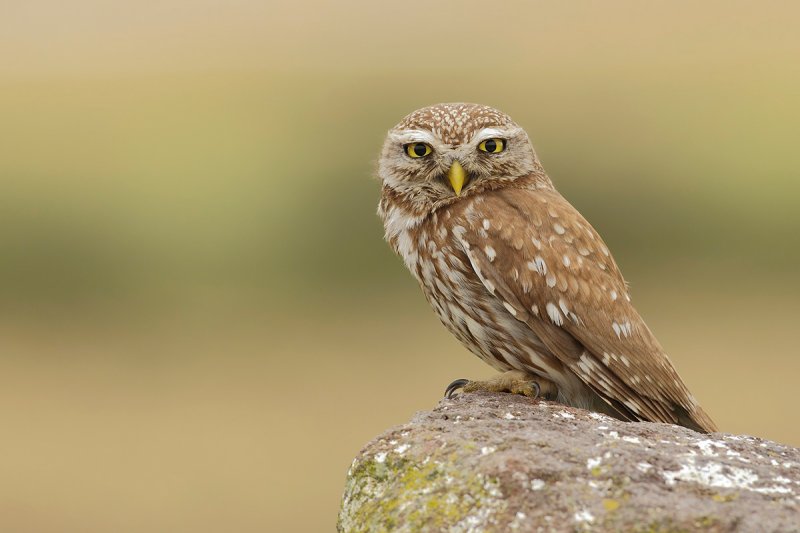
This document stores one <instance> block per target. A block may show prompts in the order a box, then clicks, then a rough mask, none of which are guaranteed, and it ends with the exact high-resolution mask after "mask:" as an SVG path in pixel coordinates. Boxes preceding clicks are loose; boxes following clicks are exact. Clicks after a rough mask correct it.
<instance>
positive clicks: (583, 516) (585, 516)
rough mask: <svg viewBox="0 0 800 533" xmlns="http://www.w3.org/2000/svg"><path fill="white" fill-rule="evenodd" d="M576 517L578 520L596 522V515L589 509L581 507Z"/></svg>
mask: <svg viewBox="0 0 800 533" xmlns="http://www.w3.org/2000/svg"><path fill="white" fill-rule="evenodd" d="M574 518H575V521H576V522H594V515H593V514H592V513H591V512H589V510H588V509H581V510H580V511H578V512H577V513H575V516H574Z"/></svg>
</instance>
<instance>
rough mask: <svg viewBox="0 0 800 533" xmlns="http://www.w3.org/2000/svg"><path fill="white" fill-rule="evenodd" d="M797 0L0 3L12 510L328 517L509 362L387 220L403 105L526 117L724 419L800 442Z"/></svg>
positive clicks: (303, 521) (2, 329) (243, 518)
mask: <svg viewBox="0 0 800 533" xmlns="http://www.w3.org/2000/svg"><path fill="white" fill-rule="evenodd" d="M798 16H800V4H797V3H793V2H788V1H787V2H769V1H767V2H759V3H755V2H737V1H725V2H704V3H702V4H698V3H695V2H675V1H669V2H667V1H660V2H647V3H641V2H636V1H625V2H622V1H613V2H603V3H596V2H568V3H567V2H548V3H545V2H518V3H516V2H504V3H494V4H492V3H487V2H447V1H444V2H430V3H413V4H410V3H384V2H373V1H366V0H360V1H356V0H350V1H341V2H330V3H328V2H318V3H310V2H274V1H269V0H268V1H267V2H264V1H248V0H233V1H227V2H221V1H212V0H199V1H198V0H192V1H189V0H161V1H158V2H141V1H138V2H134V1H132V0H127V1H105V0H75V1H73V2H58V1H55V0H41V1H39V0H32V1H28V2H5V3H4V4H3V7H2V15H0V339H2V341H1V343H0V346H1V347H2V348H0V420H1V421H2V425H3V431H2V434H3V436H2V439H0V528H2V529H3V530H5V531H11V530H13V531H17V532H24V531H37V532H42V531H59V532H69V531H81V532H89V531H118V532H125V531H192V532H203V531H208V532H211V531H265V530H266V531H332V530H333V529H334V524H335V517H336V511H337V507H338V504H339V497H340V495H341V491H342V488H343V483H344V478H345V473H346V471H347V468H348V466H349V464H350V461H351V459H352V457H353V456H354V455H355V454H356V453H357V452H358V450H359V448H360V447H361V446H362V445H363V444H364V443H366V442H367V441H368V440H369V439H371V438H372V437H373V436H375V435H377V434H379V433H380V432H382V431H383V430H385V429H386V428H388V427H390V426H392V425H394V424H399V423H402V422H404V421H406V420H408V419H409V418H410V416H411V415H412V414H413V413H414V411H416V410H421V409H428V408H431V407H432V406H434V405H435V403H436V402H437V401H438V399H439V398H440V396H441V394H442V391H443V389H444V387H445V385H446V384H447V383H449V382H450V381H451V380H452V379H454V378H458V377H470V378H482V377H488V376H489V375H491V374H492V371H491V369H489V368H488V367H486V366H485V365H483V364H482V363H481V362H480V361H479V360H478V359H477V358H476V357H474V356H473V355H471V354H469V353H468V352H467V351H466V350H465V349H463V348H462V347H461V346H460V345H459V344H458V343H457V341H455V339H453V338H451V336H450V335H449V334H448V333H447V332H446V331H445V329H444V328H443V327H442V326H441V325H440V324H439V323H438V320H437V319H436V318H435V316H434V314H433V312H432V311H431V310H430V309H429V307H428V304H427V303H426V302H425V301H424V298H423V296H422V295H421V293H420V291H419V289H418V288H417V287H416V284H415V282H414V281H413V280H412V278H411V276H410V275H409V274H408V273H407V272H406V271H405V269H404V267H403V266H402V264H401V262H400V261H399V260H398V259H397V258H395V257H394V256H393V255H392V253H391V251H390V250H389V249H388V247H387V246H386V245H385V244H384V243H383V241H382V227H381V224H380V221H379V220H378V218H377V217H376V216H375V208H376V203H377V198H378V192H379V191H378V184H377V181H376V180H375V179H374V178H373V176H374V169H375V162H376V158H377V155H378V152H379V149H380V146H381V143H382V141H383V136H384V134H385V132H386V130H387V129H388V128H390V127H391V126H392V125H394V124H395V123H396V122H398V121H399V120H400V118H402V117H403V116H404V115H405V114H406V113H408V112H410V111H412V110H413V109H415V108H418V107H422V106H424V105H428V104H432V103H436V102H441V101H473V102H480V103H485V104H490V105H494V106H496V107H499V108H501V109H502V110H504V111H506V112H508V113H509V114H510V115H511V116H512V117H514V118H515V119H516V121H517V122H518V123H520V124H521V125H522V126H524V127H525V128H526V129H527V130H528V132H529V133H530V135H531V137H532V139H533V140H534V143H535V146H536V148H537V150H538V153H539V155H540V157H541V159H542V161H543V162H544V165H545V167H546V168H547V169H548V171H549V173H550V175H551V176H552V178H553V180H554V181H555V183H556V185H557V186H558V187H559V189H560V190H561V191H562V193H563V194H564V195H565V196H566V197H567V198H568V199H570V201H571V202H572V203H573V204H575V205H576V206H577V207H578V208H579V209H580V210H581V212H582V213H583V214H584V215H585V216H586V217H587V218H588V219H589V220H590V221H592V223H593V224H594V225H595V227H596V228H597V229H598V230H599V231H600V233H601V234H602V235H603V236H604V237H605V239H606V241H607V242H608V244H609V245H610V248H611V249H612V250H613V251H614V254H615V256H616V258H617V260H618V262H619V263H620V265H621V267H622V269H623V271H624V273H625V274H626V277H627V278H628V280H629V281H630V283H631V286H632V294H633V298H634V303H636V304H637V307H638V308H639V310H640V311H641V312H642V314H643V315H644V316H645V317H646V319H647V320H648V323H649V325H650V327H651V328H652V329H653V330H654V331H655V332H656V334H657V335H658V337H659V338H660V340H661V342H662V343H663V344H664V345H665V346H666V348H667V350H668V352H669V353H670V354H671V357H672V359H673V360H674V362H675V364H676V366H677V367H678V369H679V370H680V371H681V373H682V375H683V377H684V379H685V380H686V381H687V383H688V384H689V386H690V388H691V389H692V390H693V392H694V393H695V394H696V396H697V397H698V398H699V399H700V400H701V402H702V403H703V404H704V406H705V407H706V409H707V410H708V411H709V412H710V413H711V415H712V416H713V417H714V418H715V419H716V420H717V422H718V423H719V425H720V426H721V428H722V429H723V430H724V431H727V432H732V433H740V432H742V433H748V434H753V435H758V436H761V437H765V438H768V439H773V440H777V441H780V442H783V443H788V444H793V445H800V423H798V422H800V420H798V418H799V417H798V407H800V406H799V405H798V401H797V397H796V394H795V393H794V390H795V388H796V386H797V376H798V372H800V358H798V348H797V337H798V328H797V321H798V318H800V304H798V296H800V281H798V276H797V267H796V265H797V262H798V259H800V247H798V233H799V232H800V209H798V200H800V179H798V173H799V172H800V161H799V160H798V157H797V153H798V152H797V145H798V141H799V140H800V138H799V137H800V136H799V135H798V123H800V62H799V61H798V57H799V56H800V32H798V31H797V24H796V22H797V20H798Z"/></svg>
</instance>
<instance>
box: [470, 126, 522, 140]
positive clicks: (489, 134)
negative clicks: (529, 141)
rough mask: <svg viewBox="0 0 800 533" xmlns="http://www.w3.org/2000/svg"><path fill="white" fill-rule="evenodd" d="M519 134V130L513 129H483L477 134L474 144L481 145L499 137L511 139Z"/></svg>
mask: <svg viewBox="0 0 800 533" xmlns="http://www.w3.org/2000/svg"><path fill="white" fill-rule="evenodd" d="M518 132H519V128H512V129H500V128H483V129H482V130H480V131H479V132H478V133H476V134H475V137H473V138H472V141H473V142H476V143H479V142H481V141H484V140H486V139H494V138H496V137H499V138H501V139H508V138H509V137H513V136H514V135H516V134H517V133H518Z"/></svg>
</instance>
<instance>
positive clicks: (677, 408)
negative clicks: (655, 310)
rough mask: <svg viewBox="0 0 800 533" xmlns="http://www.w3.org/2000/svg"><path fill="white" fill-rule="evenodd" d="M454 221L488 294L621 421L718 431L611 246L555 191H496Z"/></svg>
mask: <svg viewBox="0 0 800 533" xmlns="http://www.w3.org/2000/svg"><path fill="white" fill-rule="evenodd" d="M453 218H454V219H455V220H454V221H453V224H454V225H453V226H452V228H453V234H454V236H455V238H456V239H457V240H458V241H459V242H460V244H461V246H462V247H463V249H464V251H465V253H466V254H467V256H468V258H469V260H470V262H471V263H472V268H473V269H474V271H475V273H476V274H477V275H478V277H479V278H480V280H481V281H482V282H483V284H484V286H485V287H486V289H487V290H488V291H489V292H490V293H492V294H493V295H494V296H496V297H497V298H500V299H501V300H502V301H503V304H504V306H505V307H506V309H508V311H509V312H510V313H511V314H512V315H514V316H515V317H516V318H517V319H518V320H520V321H522V322H525V323H526V324H528V326H529V327H530V328H531V329H532V330H533V332H534V333H535V334H536V335H537V336H538V337H539V338H540V339H541V340H542V342H544V344H545V345H546V346H547V348H548V349H549V350H550V351H551V352H552V353H553V354H554V355H555V356H556V357H557V358H558V359H559V360H560V361H561V362H562V363H563V364H564V365H565V366H566V367H567V368H569V369H570V370H571V371H572V372H573V373H574V374H575V375H577V376H578V377H579V378H580V379H581V380H582V381H583V382H584V383H585V384H586V385H588V386H589V387H590V388H591V389H592V390H594V391H595V392H596V393H597V394H598V395H599V396H600V397H601V398H602V399H603V400H604V401H605V402H607V403H608V404H609V405H610V406H611V407H612V408H613V409H614V410H616V411H617V412H619V413H620V415H622V416H623V417H625V418H628V419H631V420H649V421H657V422H666V423H672V424H675V423H679V424H681V425H685V426H687V427H692V428H694V429H702V430H705V431H715V430H716V427H715V425H714V423H713V421H712V420H711V419H710V417H709V416H708V415H707V414H706V413H705V412H704V411H703V410H702V408H701V407H700V406H699V405H698V404H697V402H696V400H695V399H694V397H693V396H692V395H691V394H690V393H689V391H688V390H687V388H686V386H685V385H684V383H683V381H682V380H681V378H680V376H679V375H678V373H677V371H676V370H675V368H674V367H673V366H672V363H671V362H670V360H669V359H668V358H667V355H666V354H665V352H664V350H663V348H662V347H661V345H660V344H659V343H658V341H657V340H656V338H655V336H654V335H653V334H652V332H651V331H650V330H649V329H648V327H647V325H646V324H645V323H644V321H643V320H642V318H641V316H639V313H638V312H637V311H636V309H634V307H633V306H632V305H631V303H630V298H629V296H628V289H627V286H626V284H625V281H624V279H623V278H622V274H621V273H620V271H619V268H618V267H617V265H616V263H615V262H614V260H613V258H612V257H611V255H610V253H609V251H608V248H607V247H606V245H605V244H604V243H603V241H602V239H601V238H600V236H599V235H598V234H597V232H596V231H595V230H594V229H593V228H592V227H591V225H590V224H589V223H588V222H587V221H586V220H585V219H584V218H583V217H582V216H581V215H580V213H578V211H577V210H576V209H575V208H574V207H572V205H570V204H569V203H568V202H567V201H566V200H565V199H564V198H563V197H562V196H561V195H560V194H559V193H558V192H556V191H554V190H530V189H516V188H506V189H501V190H497V191H493V192H489V193H486V194H483V195H480V196H476V197H475V198H474V199H473V201H472V203H471V204H469V205H468V206H467V207H466V208H465V209H464V211H463V212H462V213H461V214H460V215H459V216H457V217H453Z"/></svg>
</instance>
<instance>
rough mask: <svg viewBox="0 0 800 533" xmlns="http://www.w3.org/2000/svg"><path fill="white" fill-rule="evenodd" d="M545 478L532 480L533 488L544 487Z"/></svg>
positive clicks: (540, 488)
mask: <svg viewBox="0 0 800 533" xmlns="http://www.w3.org/2000/svg"><path fill="white" fill-rule="evenodd" d="M544 485H545V483H544V480H543V479H538V478H537V479H532V480H531V490H542V489H543V488H544Z"/></svg>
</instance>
